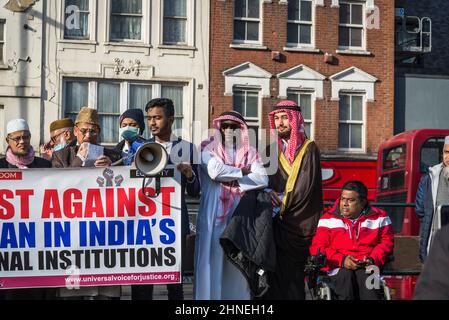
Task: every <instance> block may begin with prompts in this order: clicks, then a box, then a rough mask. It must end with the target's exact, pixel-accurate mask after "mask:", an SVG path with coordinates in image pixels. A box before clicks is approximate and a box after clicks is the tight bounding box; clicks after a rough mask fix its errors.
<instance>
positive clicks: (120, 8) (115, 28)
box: [109, 0, 143, 41]
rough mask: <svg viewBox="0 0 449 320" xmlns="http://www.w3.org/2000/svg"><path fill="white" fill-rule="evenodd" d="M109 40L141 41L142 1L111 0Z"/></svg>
mask: <svg viewBox="0 0 449 320" xmlns="http://www.w3.org/2000/svg"><path fill="white" fill-rule="evenodd" d="M110 3H111V20H110V36H109V38H110V40H111V41H130V40H131V41H139V40H142V24H143V9H142V0H111V2H110Z"/></svg>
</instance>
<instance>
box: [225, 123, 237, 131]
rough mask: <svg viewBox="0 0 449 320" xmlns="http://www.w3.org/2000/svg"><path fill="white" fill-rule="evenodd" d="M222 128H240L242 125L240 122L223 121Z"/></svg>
mask: <svg viewBox="0 0 449 320" xmlns="http://www.w3.org/2000/svg"><path fill="white" fill-rule="evenodd" d="M221 128H222V129H223V130H226V129H228V128H229V129H231V130H237V129H239V128H240V126H239V125H238V124H234V123H223V124H221Z"/></svg>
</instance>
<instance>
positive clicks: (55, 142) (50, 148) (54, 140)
mask: <svg viewBox="0 0 449 320" xmlns="http://www.w3.org/2000/svg"><path fill="white" fill-rule="evenodd" d="M74 126H75V124H74V123H73V120H72V119H70V118H64V119H58V120H55V121H53V122H52V123H51V124H50V141H48V142H47V143H46V144H44V145H43V146H41V155H42V157H43V158H45V159H47V160H49V161H51V160H52V157H53V152H56V151H59V150H62V149H64V148H65V147H66V146H67V145H71V144H72V143H73V145H75V144H76V142H75V135H74V134H73V127H74Z"/></svg>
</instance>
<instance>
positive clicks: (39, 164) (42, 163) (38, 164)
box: [0, 157, 51, 169]
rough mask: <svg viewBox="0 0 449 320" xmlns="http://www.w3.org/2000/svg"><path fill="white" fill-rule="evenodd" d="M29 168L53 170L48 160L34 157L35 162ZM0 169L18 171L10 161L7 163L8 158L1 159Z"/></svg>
mask: <svg viewBox="0 0 449 320" xmlns="http://www.w3.org/2000/svg"><path fill="white" fill-rule="evenodd" d="M27 167H28V168H30V169H32V168H51V162H50V161H48V160H45V159H44V158H40V157H34V161H33V162H32V163H31V164H30V165H28V166H27ZM0 168H9V169H17V167H16V166H13V165H12V164H10V163H9V162H8V161H6V158H1V159H0Z"/></svg>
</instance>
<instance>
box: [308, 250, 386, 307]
mask: <svg viewBox="0 0 449 320" xmlns="http://www.w3.org/2000/svg"><path fill="white" fill-rule="evenodd" d="M325 265H326V256H325V255H324V254H322V253H320V251H319V250H318V252H317V255H316V256H310V257H309V258H308V260H307V264H306V266H305V268H304V272H305V274H306V288H307V291H308V292H309V293H310V296H311V298H312V300H336V296H335V293H334V292H333V290H332V285H331V284H330V276H329V275H328V274H327V273H326V272H324V271H321V269H322V268H323V267H324V266H325ZM379 284H380V293H381V294H382V297H381V299H382V300H391V293H390V288H388V286H387V284H386V282H385V280H384V279H383V278H382V276H380V279H379Z"/></svg>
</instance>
